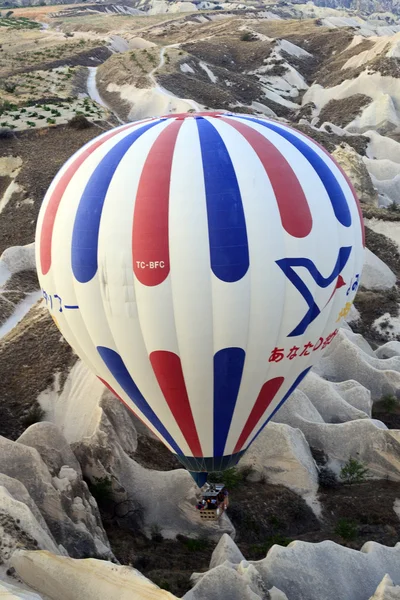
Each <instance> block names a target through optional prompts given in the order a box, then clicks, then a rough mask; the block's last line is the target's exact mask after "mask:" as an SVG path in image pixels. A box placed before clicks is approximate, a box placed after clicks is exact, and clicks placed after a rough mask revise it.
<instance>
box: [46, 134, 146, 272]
mask: <svg viewBox="0 0 400 600" xmlns="http://www.w3.org/2000/svg"><path fill="white" fill-rule="evenodd" d="M134 125H136V123H129V125H126V126H125V127H121V128H120V129H118V131H112V132H111V133H108V134H107V135H105V136H104V137H102V138H101V139H99V140H97V141H96V142H94V143H93V144H92V145H91V146H89V147H88V148H86V150H84V151H83V152H82V154H80V155H79V156H78V157H77V158H76V159H75V160H74V161H73V162H72V163H71V164H70V165H69V167H68V168H67V170H66V171H65V173H64V174H63V175H62V176H61V177H60V179H59V180H58V182H57V185H56V186H55V188H54V190H53V193H52V194H51V197H50V200H49V202H48V204H47V207H46V211H45V213H44V218H43V223H42V228H41V232H40V268H41V270H42V273H43V275H46V273H48V272H49V270H50V267H51V244H52V240H53V229H54V222H55V220H56V216H57V211H58V207H59V206H60V202H61V199H62V197H63V195H64V192H65V190H66V189H67V187H68V184H69V183H70V181H71V179H72V177H73V176H74V175H75V173H76V172H77V170H78V169H79V167H80V166H81V164H82V163H83V162H84V161H85V160H86V159H87V158H88V156H90V155H91V154H92V152H94V151H95V150H96V149H97V148H99V146H101V145H102V144H104V142H107V141H108V140H109V139H111V138H112V137H114V136H115V135H117V134H118V133H121V131H124V130H125V129H128V128H129V127H133V126H134Z"/></svg>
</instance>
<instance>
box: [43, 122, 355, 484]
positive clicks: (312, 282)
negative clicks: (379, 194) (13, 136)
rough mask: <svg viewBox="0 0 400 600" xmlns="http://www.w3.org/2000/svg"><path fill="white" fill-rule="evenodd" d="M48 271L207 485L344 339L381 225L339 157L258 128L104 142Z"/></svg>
mask: <svg viewBox="0 0 400 600" xmlns="http://www.w3.org/2000/svg"><path fill="white" fill-rule="evenodd" d="M36 240H37V244H36V252H37V269H38V274H39V280H40V283H41V286H42V289H43V295H44V298H45V299H46V302H47V305H48V308H49V310H50V312H51V314H52V316H53V317H54V320H55V321H56V323H57V325H58V327H59V329H60V331H61V333H62V334H63V336H64V337H65V338H66V340H67V341H68V342H69V344H70V345H71V346H72V347H73V349H74V350H75V351H76V353H77V354H78V355H79V356H80V357H81V358H82V360H83V361H84V362H85V363H86V364H87V365H88V367H90V368H91V369H92V370H93V371H94V372H95V373H96V375H97V376H98V377H99V378H100V379H101V380H102V381H103V382H104V384H105V385H106V386H107V387H108V388H109V389H111V390H112V391H113V392H114V393H115V395H116V396H118V397H119V398H120V399H121V400H122V401H123V402H124V403H125V404H126V405H127V406H128V408H130V409H131V410H132V411H133V412H134V413H135V414H136V415H137V416H138V417H140V419H142V421H143V422H144V423H145V424H146V425H147V426H148V427H149V428H150V429H151V430H152V431H153V432H154V433H155V434H156V435H158V437H159V438H160V439H161V440H162V441H163V442H164V444H165V445H166V446H167V447H168V448H169V449H170V450H171V451H172V452H174V453H175V454H176V455H177V456H178V458H179V459H180V460H181V462H182V463H183V464H184V465H185V466H186V467H187V468H188V469H189V470H190V471H196V472H206V471H210V470H223V469H225V468H227V467H229V466H232V465H233V464H235V463H236V462H237V460H238V459H239V458H240V456H241V455H242V453H243V452H244V451H245V450H246V448H247V447H248V446H249V445H250V444H251V442H252V441H253V440H254V438H255V437H256V436H257V434H258V433H259V432H260V431H261V429H262V428H263V427H264V425H265V424H266V423H267V422H268V420H269V419H270V418H271V417H272V415H273V414H274V413H275V412H276V411H277V410H278V409H279V407H280V406H281V405H282V403H283V402H285V400H286V399H287V398H288V397H289V395H290V394H291V393H292V392H293V390H294V389H295V388H296V387H297V385H298V384H299V383H300V381H301V380H302V379H303V378H304V377H305V375H306V374H307V373H308V371H309V370H310V368H311V366H312V365H313V364H314V363H315V362H316V361H317V360H318V359H319V358H320V357H321V354H322V353H323V351H324V349H325V348H326V347H327V346H328V345H329V344H330V343H331V342H332V340H333V338H334V337H335V335H336V333H337V331H338V327H339V326H340V321H341V319H342V318H343V317H344V316H346V314H347V313H348V312H349V310H350V307H351V304H352V302H353V299H354V295H355V293H356V290H357V287H358V284H359V281H360V275H361V269H362V264H363V256H364V249H363V246H364V227H363V221H362V215H361V211H360V207H359V203H358V200H357V198H356V196H355V193H354V190H353V188H352V186H351V184H350V182H349V180H348V178H347V177H346V175H345V174H344V173H343V171H342V170H341V169H340V167H339V166H338V165H337V163H336V162H335V161H334V160H333V159H332V157H331V156H330V155H329V154H328V153H327V152H326V151H325V150H324V149H323V148H321V147H320V146H319V145H318V144H316V143H315V142H314V141H313V140H311V139H310V138H308V137H306V136H305V135H303V134H302V133H299V132H298V131H296V130H294V129H292V128H290V127H288V126H286V125H284V124H282V123H280V122H275V121H271V120H268V119H264V118H259V117H257V118H256V117H254V116H250V115H234V114H223V113H201V114H184V115H169V116H166V117H160V118H154V119H148V120H145V121H140V122H136V123H129V124H127V125H123V126H121V127H118V128H116V129H114V130H112V131H109V132H107V133H105V134H104V135H101V136H100V137H98V138H96V139H94V140H92V141H90V142H89V143H88V144H87V145H86V146H85V147H83V148H82V149H81V150H79V151H78V152H77V153H76V154H75V155H74V156H73V157H72V158H71V159H70V160H69V161H68V162H67V163H66V164H65V165H64V166H63V167H62V169H61V170H60V172H59V173H58V174H57V176H56V177H55V179H54V181H53V183H52V184H51V186H50V188H49V190H48V192H47V194H46V197H45V199H44V202H43V205H42V208H41V211H40V214H39V219H38V224H37V235H36Z"/></svg>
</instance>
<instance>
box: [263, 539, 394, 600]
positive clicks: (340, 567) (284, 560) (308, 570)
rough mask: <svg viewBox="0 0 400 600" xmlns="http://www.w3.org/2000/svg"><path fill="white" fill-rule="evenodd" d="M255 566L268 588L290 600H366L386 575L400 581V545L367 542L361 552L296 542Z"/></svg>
mask: <svg viewBox="0 0 400 600" xmlns="http://www.w3.org/2000/svg"><path fill="white" fill-rule="evenodd" d="M253 564H254V566H255V567H256V569H257V570H258V571H259V573H260V574H261V576H262V579H263V581H264V583H266V584H267V587H268V588H269V587H272V585H274V586H276V587H277V588H278V589H280V590H282V591H283V592H285V593H286V595H287V597H288V599H289V600H338V599H339V598H340V599H343V600H350V599H351V600H365V599H366V598H369V597H370V596H372V595H373V594H374V592H375V590H376V588H377V586H378V585H379V583H380V581H381V580H382V578H383V577H384V576H385V575H386V574H389V575H390V577H391V578H392V579H393V581H399V580H400V544H397V545H396V546H395V547H394V548H387V547H386V546H381V545H380V544H377V543H375V542H367V543H366V544H364V546H363V547H362V548H361V550H360V551H357V550H351V549H350V548H345V547H343V546H339V545H337V544H335V543H333V542H330V541H325V542H321V543H319V544H311V543H308V542H299V541H296V542H292V543H291V544H289V546H287V547H286V548H283V547H282V546H278V545H275V546H273V547H272V548H271V550H270V551H269V552H268V555H267V557H266V558H265V559H263V560H261V561H258V562H255V563H253Z"/></svg>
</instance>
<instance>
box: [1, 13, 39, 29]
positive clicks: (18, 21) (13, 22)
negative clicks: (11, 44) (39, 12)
mask: <svg viewBox="0 0 400 600" xmlns="http://www.w3.org/2000/svg"><path fill="white" fill-rule="evenodd" d="M10 12H12V11H10ZM0 27H9V28H10V29H40V28H41V25H40V23H38V22H37V21H31V20H30V19H28V18H27V17H12V16H9V17H0Z"/></svg>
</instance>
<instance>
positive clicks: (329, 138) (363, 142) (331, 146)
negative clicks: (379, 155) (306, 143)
mask: <svg viewBox="0 0 400 600" xmlns="http://www.w3.org/2000/svg"><path fill="white" fill-rule="evenodd" d="M296 129H298V130H299V131H302V132H303V133H305V134H306V135H308V136H309V137H310V138H313V139H314V140H315V141H316V142H318V143H319V144H321V146H323V147H324V148H325V149H326V150H328V152H333V151H334V150H335V148H336V147H337V146H340V145H341V144H342V143H343V142H345V143H346V144H348V145H349V146H351V147H352V148H354V150H355V151H356V152H357V153H358V154H360V155H361V156H365V154H366V150H367V146H368V144H369V138H368V137H366V136H365V135H349V136H346V137H345V138H343V136H340V135H336V134H334V133H326V132H324V131H316V130H315V129H313V128H312V127H311V126H309V125H300V124H296Z"/></svg>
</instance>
